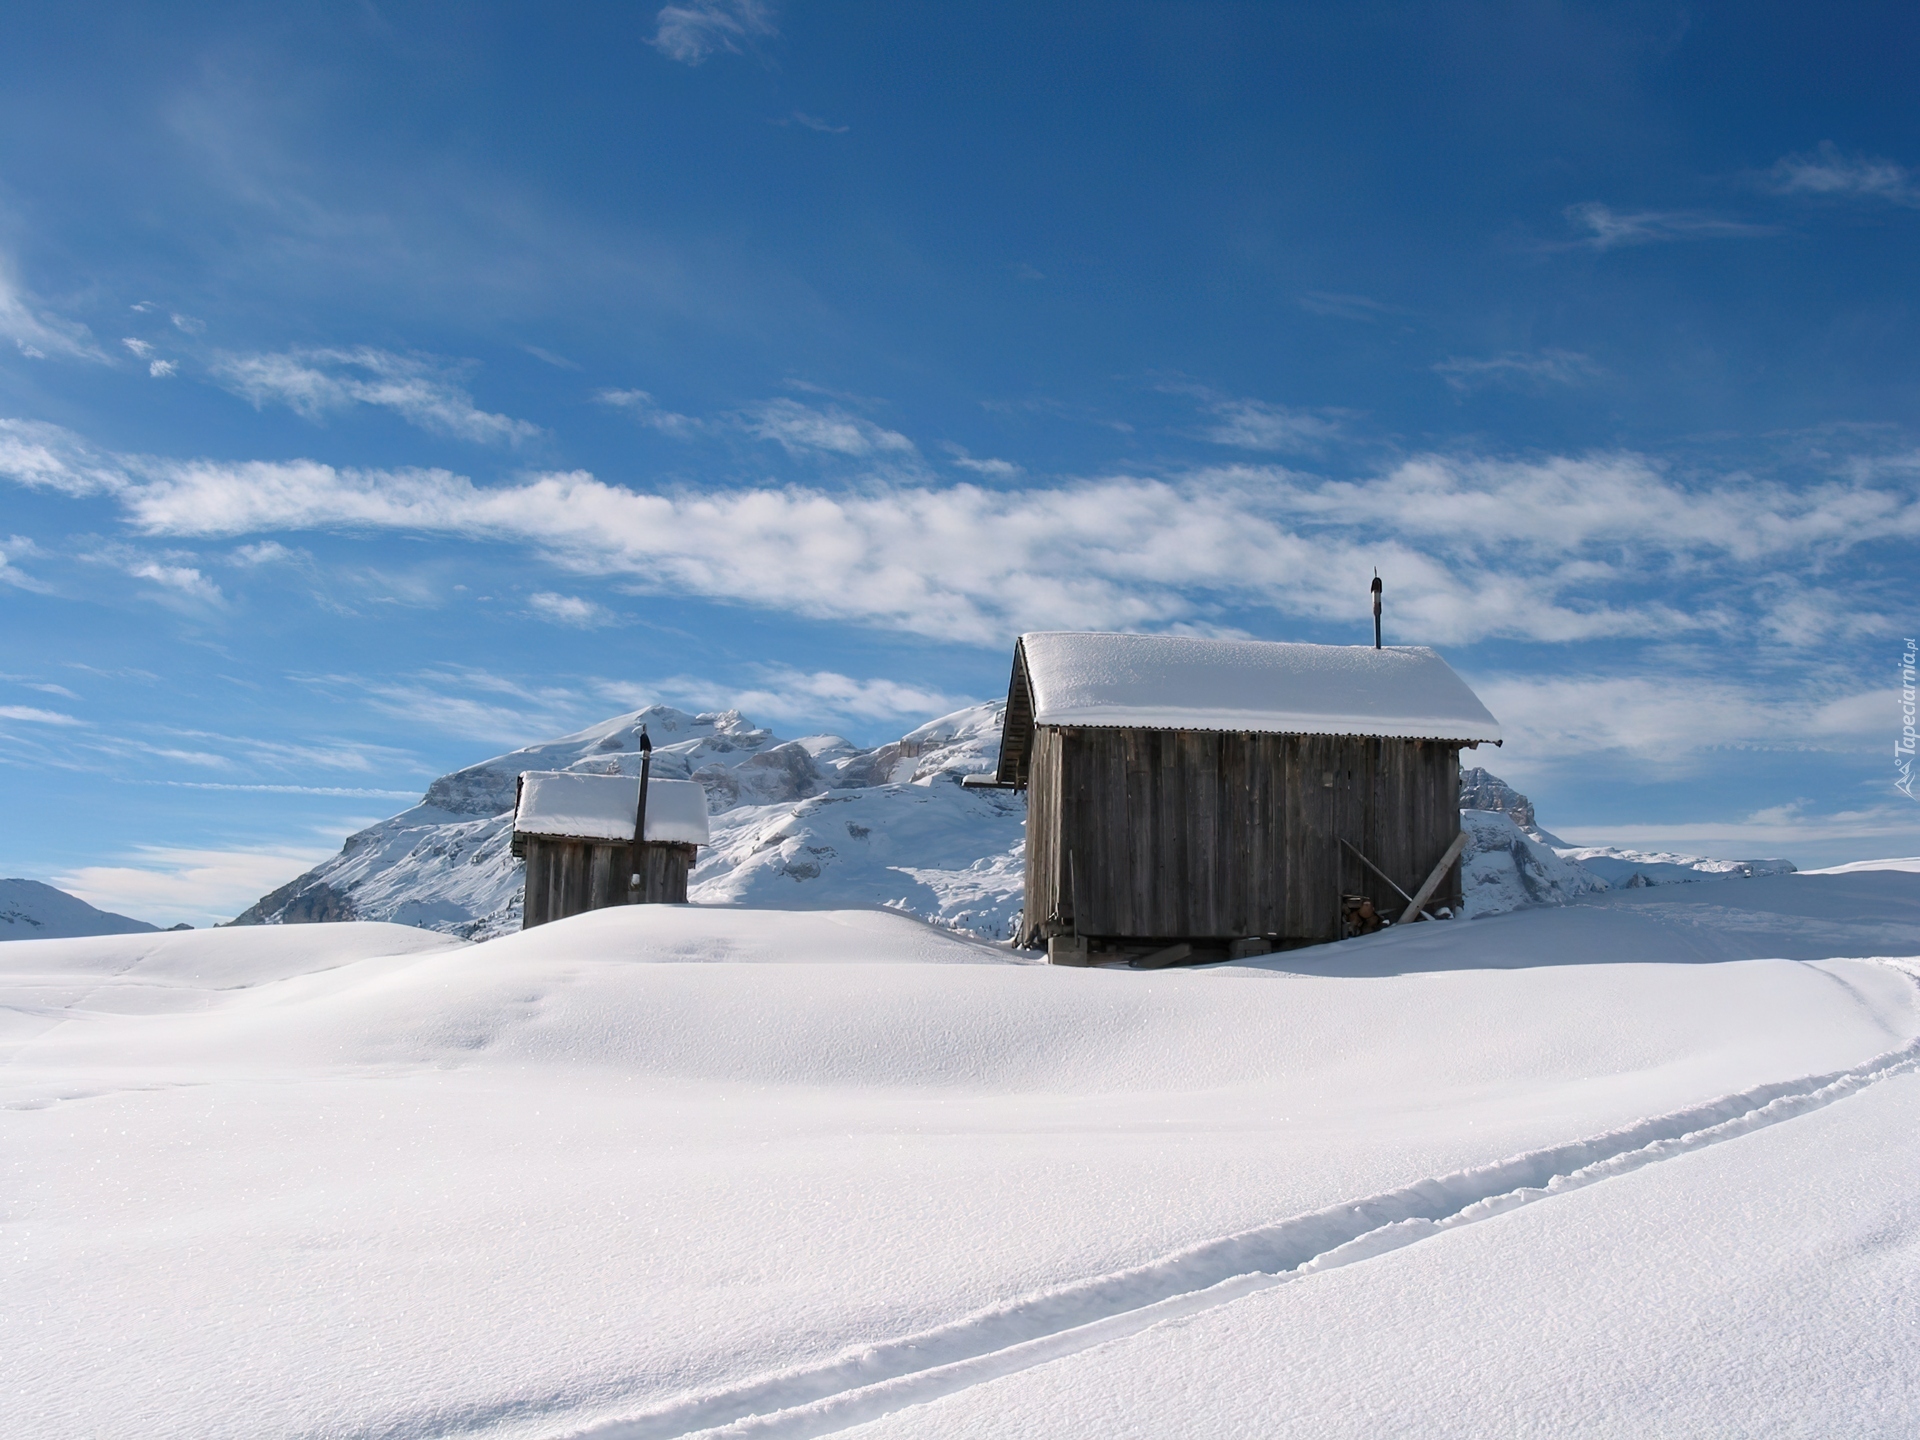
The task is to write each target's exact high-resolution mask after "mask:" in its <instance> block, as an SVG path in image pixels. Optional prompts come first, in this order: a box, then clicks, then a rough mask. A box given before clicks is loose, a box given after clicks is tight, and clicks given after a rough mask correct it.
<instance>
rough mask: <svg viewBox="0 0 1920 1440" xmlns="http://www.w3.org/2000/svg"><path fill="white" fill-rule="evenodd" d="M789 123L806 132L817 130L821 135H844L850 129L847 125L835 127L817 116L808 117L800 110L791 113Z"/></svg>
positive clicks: (784, 122) (785, 122) (783, 122)
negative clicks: (806, 130) (802, 128)
mask: <svg viewBox="0 0 1920 1440" xmlns="http://www.w3.org/2000/svg"><path fill="white" fill-rule="evenodd" d="M780 123H781V124H783V125H784V124H787V123H789V121H785V120H783V121H781V122H780ZM790 123H792V124H795V125H799V126H802V127H804V128H805V129H808V130H818V131H819V132H820V133H821V134H822V135H844V134H846V133H847V131H848V130H849V129H851V128H852V127H851V126H847V125H835V124H833V123H832V122H831V121H827V120H822V119H821V118H820V117H819V116H818V115H808V114H806V113H805V112H804V111H800V110H796V111H794V112H793V115H792V116H791V117H790Z"/></svg>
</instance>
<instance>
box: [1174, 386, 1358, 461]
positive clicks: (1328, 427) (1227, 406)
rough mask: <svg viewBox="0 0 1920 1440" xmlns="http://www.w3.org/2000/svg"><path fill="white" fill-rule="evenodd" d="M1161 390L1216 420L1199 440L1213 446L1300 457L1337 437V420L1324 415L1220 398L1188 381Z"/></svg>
mask: <svg viewBox="0 0 1920 1440" xmlns="http://www.w3.org/2000/svg"><path fill="white" fill-rule="evenodd" d="M1160 389H1161V390H1162V391H1164V392H1165V393H1167V394H1169V395H1191V396H1193V397H1194V399H1195V400H1197V401H1198V402H1199V404H1200V407H1201V408H1202V409H1203V410H1205V411H1206V412H1207V413H1208V414H1210V415H1212V416H1214V417H1215V423H1214V424H1212V425H1209V426H1208V427H1207V428H1205V429H1204V430H1202V431H1201V432H1200V438H1201V439H1203V440H1209V441H1211V442H1212V443H1214V444H1215V445H1230V446H1233V447H1234V448H1235V449H1239V450H1272V451H1278V452H1281V453H1290V454H1301V453H1306V452H1310V451H1314V450H1318V449H1319V448H1320V447H1321V446H1322V445H1323V444H1325V443H1326V442H1327V441H1329V440H1334V439H1337V438H1338V437H1339V434H1340V424H1339V421H1338V419H1337V418H1335V417H1334V416H1331V415H1329V414H1326V413H1324V412H1315V411H1312V410H1297V409H1294V408H1292V407H1290V406H1286V405H1270V404H1268V403H1267V402H1266V401H1264V400H1249V399H1241V398H1236V397H1234V396H1230V395H1222V394H1220V393H1218V392H1217V391H1214V390H1211V389H1209V388H1208V387H1207V386H1205V385H1195V384H1192V383H1190V382H1187V381H1178V380H1176V381H1169V382H1167V383H1165V384H1162V385H1161V386H1160Z"/></svg>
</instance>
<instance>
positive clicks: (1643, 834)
mask: <svg viewBox="0 0 1920 1440" xmlns="http://www.w3.org/2000/svg"><path fill="white" fill-rule="evenodd" d="M1548 828H1549V829H1550V830H1552V832H1553V833H1554V834H1555V835H1558V836H1559V837H1560V838H1561V839H1562V840H1565V841H1567V842H1568V843H1570V844H1573V845H1617V846H1620V847H1622V848H1624V849H1630V850H1661V849H1675V850H1679V851H1681V852H1683V853H1688V854H1695V855H1701V854H1705V855H1718V856H1720V857H1722V858H1725V859H1734V860H1754V859H1760V858H1763V857H1766V858H1771V857H1775V856H1781V855H1783V854H1786V855H1791V857H1792V858H1793V859H1794V860H1795V862H1796V863H1797V864H1800V865H1802V866H1806V865H1808V864H1832V863H1839V862H1840V861H1842V860H1846V859H1862V858H1867V857H1878V856H1883V855H1886V854H1889V853H1892V854H1896V855H1898V854H1908V855H1910V854H1912V853H1913V849H1914V846H1915V844H1916V842H1920V816H1917V815H1916V813H1915V811H1914V807H1913V806H1911V805H1908V804H1904V803H1896V804H1894V805H1886V806H1873V807H1869V808H1866V809H1861V810H1839V811H1834V812H1832V813H1830V814H1809V813H1806V811H1805V809H1804V807H1803V806H1798V805H1782V806H1773V807H1770V808H1769V809H1766V810H1758V811H1755V812H1754V813H1753V814H1751V815H1748V816H1745V817H1743V818H1739V819H1731V820H1728V819H1703V820H1687V821H1679V822H1674V823H1668V824H1662V825H1566V826H1562V825H1553V824H1549V825H1548ZM1889 842H1892V843H1889Z"/></svg>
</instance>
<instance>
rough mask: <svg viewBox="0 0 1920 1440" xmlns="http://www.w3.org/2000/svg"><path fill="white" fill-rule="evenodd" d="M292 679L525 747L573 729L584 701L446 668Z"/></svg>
mask: <svg viewBox="0 0 1920 1440" xmlns="http://www.w3.org/2000/svg"><path fill="white" fill-rule="evenodd" d="M294 678H295V679H296V680H300V681H301V682H302V683H304V684H307V685H310V686H312V687H313V688H315V689H318V690H323V691H326V692H329V693H335V694H339V693H343V692H344V693H345V694H347V695H351V696H356V697H361V698H364V699H365V701H366V703H368V704H369V705H371V706H372V707H373V708H374V709H376V710H378V711H379V712H380V713H381V714H383V715H390V716H392V717H394V718H395V719H398V720H404V721H406V722H407V723H409V724H412V725H418V726H420V727H422V728H424V729H427V730H432V731H435V732H437V733H441V734H448V735H458V736H461V737H464V738H466V739H469V740H479V741H483V742H486V743H488V744H498V745H503V746H505V745H524V744H527V743H528V742H529V741H532V740H537V739H540V738H542V737H543V736H549V735H557V734H561V733H563V732H565V731H567V730H570V729H572V728H573V727H574V726H576V725H578V724H579V723H580V721H581V719H582V700H583V696H582V694H581V692H579V691H577V690H572V689H569V688H567V687H565V686H558V685H542V686H527V685H523V684H521V683H520V682H518V681H516V680H511V679H508V678H506V677H504V676H499V675H494V674H491V673H490V672H488V671H485V670H478V669H474V668H471V667H468V666H451V665H449V666H443V667H440V668H437V669H433V670H427V671H422V672H421V673H419V674H417V675H414V676H411V677H407V678H403V679H397V680H393V679H380V680H368V679H366V678H364V677H362V676H358V675H310V676H295V677H294Z"/></svg>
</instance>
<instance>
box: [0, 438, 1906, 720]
mask: <svg viewBox="0 0 1920 1440" xmlns="http://www.w3.org/2000/svg"><path fill="white" fill-rule="evenodd" d="M9 427H12V428H11V430H10V429H9ZM23 430H24V431H25V434H24V436H22V435H21V433H20V432H22V431H23ZM10 434H12V435H14V436H15V437H16V438H17V439H19V440H20V443H19V444H17V446H15V448H14V450H13V451H10V450H9V448H8V445H7V441H8V438H9V435H10ZM854 434H855V435H856V436H859V435H860V434H861V432H859V431H857V430H856V431H855V432H854ZM63 436H64V432H58V431H55V430H54V429H53V428H52V427H45V426H40V427H30V426H29V427H22V425H21V422H0V475H10V476H11V477H12V478H14V479H16V480H18V481H20V482H21V483H25V484H30V485H39V486H42V487H49V488H57V489H64V490H67V491H69V492H70V493H76V494H86V493H102V492H104V493H108V494H111V495H113V496H114V497H115V498H116V499H117V501H118V503H119V504H120V505H121V506H122V508H123V511H124V513H125V515H126V517H127V520H128V522H129V523H130V524H131V525H132V526H134V527H135V528H136V529H138V530H141V531H143V532H145V533H148V534H152V535H170V536H202V537H229V536H231V537H238V536H242V535H248V534H273V533H275V532H288V531H297V530H325V529H332V528H358V529H393V530H406V531H413V532H419V533H429V534H431V533H439V534H446V535H455V536H462V537H467V538H472V539H489V540H511V541H517V542H520V543H524V544H527V545H529V546H530V547H532V548H534V549H535V550H536V551H537V552H539V553H541V554H543V555H545V556H546V557H548V558H549V559H550V560H552V561H553V562H555V563H558V564H561V565H564V566H567V567H569V568H572V569H574V570H576V571H578V572H580V573H584V574H597V575H610V576H617V577H622V578H624V579H627V580H629V581H631V582H632V583H634V584H636V585H638V586H640V587H641V588H642V589H643V590H656V589H657V590H660V591H667V592H672V593H677V594H688V595H701V596H706V597H710V598H716V599H725V600H731V601H736V602H741V603H746V604H753V605H762V606H766V607H768V608H771V609H776V610H780V611H784V612H792V613H799V614H804V615H808V616H812V617H815V618H821V619H836V620H851V621H857V622H860V623H865V624H871V625H878V626H883V627H886V628H892V629H898V630H904V631H909V632H913V633H919V634H926V635H931V636H938V637H941V638H944V639H949V640H958V641H966V642H974V643H992V644H998V643H999V641H1000V640H1001V639H1003V638H1004V637H1005V636H1006V635H1007V634H1009V633H1013V632H1014V631H1015V630H1017V629H1020V628H1034V627H1046V628H1063V629H1082V628H1087V629H1106V628H1115V627H1131V628H1156V627H1157V628H1164V627H1166V626H1170V625H1173V624H1176V623H1181V622H1186V623H1206V622H1208V621H1210V620H1211V619H1212V618H1213V616H1212V613H1211V611H1212V610H1214V609H1217V608H1218V607H1220V606H1225V605H1259V606H1267V607H1271V608H1273V609H1275V610H1277V611H1279V612H1280V613H1283V614H1289V615H1294V616H1299V617H1303V618H1309V619H1312V620H1316V621H1319V620H1336V619H1340V618H1343V617H1352V616H1354V615H1356V614H1357V613H1358V608H1359V603H1360V602H1359V601H1358V600H1357V599H1356V596H1358V595H1359V594H1360V593H1361V591H1362V589H1363V588H1364V578H1365V577H1366V576H1367V575H1369V574H1370V572H1371V568H1372V567H1373V566H1375V565H1378V566H1379V567H1380V568H1381V570H1382V571H1384V572H1386V573H1387V574H1388V575H1390V576H1391V577H1392V582H1391V592H1392V595H1393V601H1392V605H1393V612H1394V615H1395V617H1396V622H1397V625H1398V627H1399V629H1398V633H1400V634H1403V635H1418V636H1420V637H1422V638H1423V639H1425V640H1429V641H1432V642H1436V643H1455V642H1459V641H1466V640H1475V639H1481V638H1485V637H1489V636H1514V637H1525V638H1529V639H1534V640H1541V641H1551V642H1558V641H1572V640H1578V639H1587V638H1594V637H1602V636H1617V637H1631V638H1637V639H1650V638H1660V637H1667V638H1672V637H1686V636H1695V637H1701V638H1719V637H1730V636H1738V637H1740V638H1741V639H1742V641H1743V642H1752V641H1753V640H1755V639H1756V638H1764V640H1765V641H1766V643H1769V644H1773V645H1778V646H1784V647H1788V648H1790V649H1792V648H1799V649H1802V650H1805V649H1808V648H1812V647H1818V646H1820V645H1822V644H1824V643H1827V642H1828V641H1830V640H1831V639H1832V638H1834V637H1836V636H1838V635H1842V634H1848V635H1858V634H1866V633H1879V631H1880V630H1883V629H1885V627H1886V626H1888V625H1891V624H1892V623H1893V622H1892V621H1891V620H1890V619H1889V618H1888V617H1887V616H1886V615H1885V614H1884V607H1885V605H1886V603H1887V602H1886V599H1885V598H1884V595H1883V594H1882V593H1881V592H1879V591H1876V590H1875V589H1874V588H1873V586H1872V584H1871V577H1870V576H1869V575H1868V574H1867V573H1866V571H1865V570H1862V571H1861V573H1860V575H1859V576H1858V578H1855V579H1849V578H1847V576H1846V573H1845V567H1842V566H1841V564H1840V562H1841V561H1842V559H1843V558H1845V557H1848V556H1850V555H1853V554H1855V553H1856V552H1858V551H1860V550H1861V549H1862V548H1863V547H1868V546H1873V545H1884V544H1889V543H1896V542H1902V541H1907V542H1910V541H1912V540H1915V539H1920V493H1916V492H1915V491H1914V488H1913V486H1912V484H1911V481H1910V478H1909V477H1906V476H1904V475H1902V476H1892V477H1886V478H1881V479H1875V478H1869V477H1863V476H1855V475H1848V474H1844V473H1842V474H1839V475H1836V476H1834V477H1832V478H1829V479H1826V480H1821V481H1818V482H1815V483H1810V484H1805V485H1802V486H1800V487H1798V488H1794V487H1788V486H1786V485H1782V484H1779V483H1777V482H1770V481H1765V480H1760V479H1756V478H1754V477H1751V476H1746V475H1729V476H1726V477H1721V478H1717V479H1716V478H1712V477H1708V478H1704V479H1703V478H1693V477H1683V476H1680V475H1676V474H1674V473H1671V472H1670V471H1669V470H1668V469H1666V468H1665V467H1663V466H1662V465H1660V464H1658V463H1656V462H1654V461H1652V460H1649V459H1648V458H1646V457H1644V456H1639V455H1635V454H1632V453H1600V454H1594V455H1586V456H1547V457H1541V458H1528V459H1512V458H1503V457H1486V456H1472V455H1424V456H1417V457H1413V458H1409V459H1407V460H1404V461H1401V462H1399V463H1396V464H1394V465H1392V466H1391V467H1389V468H1387V469H1384V470H1382V471H1379V472H1376V473H1371V474H1366V475H1362V476H1359V477H1355V478H1327V477H1321V476H1313V475H1307V474H1302V473H1299V472H1296V471H1293V470H1288V469H1285V468H1282V467H1279V466H1272V465H1227V466H1216V467H1210V468H1203V469H1198V470H1193V471H1189V472H1184V473H1180V474H1176V475H1174V476H1171V477H1168V478H1152V477H1143V476H1134V475H1129V476H1118V477H1100V478H1090V479H1083V480H1079V481H1075V482H1069V483H1063V484H1058V485H1048V486H1032V485H1028V486H1002V487H985V486H980V485H975V484H971V483H957V484H936V483H931V482H930V480H929V478H928V477H927V476H925V475H924V474H920V473H916V474H914V475H913V476H911V477H908V478H904V479H890V478H887V477H886V476H884V475H871V474H870V475H868V476H867V477H866V478H865V479H864V480H863V481H862V483H861V484H859V485H858V486H857V487H853V488H848V489H841V490H829V489H825V488H821V487H818V486H801V485H789V486H784V487H777V488H765V487H762V488H712V489H698V488H688V489H684V490H679V491H675V492H672V493H665V494H662V493H647V492H641V491H636V490H631V489H626V488H624V487H621V486H617V485H611V484H608V483H607V482H605V481H602V480H600V479H598V478H596V477H595V476H593V475H591V474H588V473H585V472H582V471H573V472H559V473H546V474H537V475H533V476H529V477H526V478H523V479H520V480H517V481H514V482H512V483H508V484H502V485H496V486H487V487H482V486H479V485H476V484H475V483H474V482H473V481H472V480H470V479H468V478H466V477H464V476H460V475H454V474H451V473H449V472H446V471H440V470H428V471H355V470H339V469H335V468H334V467H332V466H327V465H321V464H317V463H315V462H312V461H292V462H251V463H245V464H233V463H226V462H212V461H157V460H151V459H130V458H127V457H118V458H117V459H111V460H109V459H103V458H102V457H100V456H98V455H97V454H94V453H93V452H91V451H89V450H87V449H86V447H84V446H80V445H78V444H75V445H72V446H68V445H66V444H65V443H64V442H63V439H62V437H63ZM847 443H853V442H851V441H849V442H847ZM16 452H17V454H18V455H19V456H20V457H21V461H22V463H21V464H20V465H19V466H18V467H17V468H10V467H9V465H8V463H7V461H8V458H9V456H10V454H14V453H16ZM879 458H884V457H879ZM1356 577H1360V578H1356ZM1816 582H1817V583H1816ZM1863 627H1864V628H1863ZM496 728H504V727H496Z"/></svg>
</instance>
